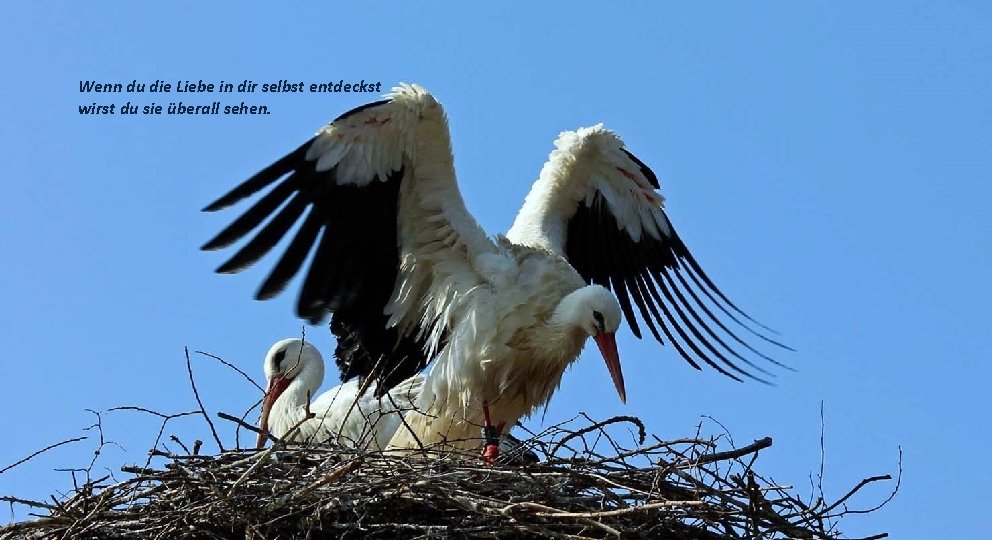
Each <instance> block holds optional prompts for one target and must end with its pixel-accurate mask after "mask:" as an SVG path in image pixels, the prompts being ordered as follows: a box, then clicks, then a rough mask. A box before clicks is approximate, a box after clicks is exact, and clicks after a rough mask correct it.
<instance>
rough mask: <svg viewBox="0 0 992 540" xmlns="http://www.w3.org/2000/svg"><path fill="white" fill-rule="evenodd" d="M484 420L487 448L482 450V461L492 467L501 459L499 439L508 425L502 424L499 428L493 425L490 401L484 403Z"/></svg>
mask: <svg viewBox="0 0 992 540" xmlns="http://www.w3.org/2000/svg"><path fill="white" fill-rule="evenodd" d="M482 418H483V420H484V421H485V425H483V426H482V434H483V436H484V437H485V446H484V447H483V448H482V461H484V462H485V463H486V465H492V464H493V463H495V462H496V458H498V457H499V438H500V435H501V434H502V433H503V427H505V425H506V424H505V422H500V424H499V425H498V426H494V425H493V423H492V421H491V420H490V419H489V402H488V401H483V402H482Z"/></svg>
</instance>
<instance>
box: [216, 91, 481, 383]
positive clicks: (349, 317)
mask: <svg viewBox="0 0 992 540" xmlns="http://www.w3.org/2000/svg"><path fill="white" fill-rule="evenodd" d="M385 98H386V99H384V100H382V101H377V102H374V103H369V104H367V105H362V106H360V107H358V108H356V109H353V110H351V111H348V112H346V113H344V114H342V115H341V116H339V117H338V118H336V119H335V120H334V121H332V122H331V123H329V124H328V125H326V126H325V127H324V128H322V129H321V130H320V131H319V132H318V133H317V135H316V136H315V137H313V138H311V139H310V140H308V141H307V142H305V143H304V144H303V145H302V146H300V147H298V148H297V149H296V150H294V151H292V152H290V153H289V154H288V155H286V156H285V157H283V158H282V159H279V160H278V161H276V162H275V163H273V164H272V165H270V166H269V167H266V168H265V169H263V170H262V171H260V172H258V173H257V174H255V175H254V176H252V177H251V178H249V179H248V180H247V181H245V182H243V183H242V184H241V185H239V186H237V187H235V188H234V189H233V190H231V191H230V192H229V193H227V194H226V195H224V196H223V197H221V198H220V199H218V200H217V201H215V202H214V203H212V204H210V205H209V206H207V207H206V208H205V210H207V211H216V210H220V209H222V208H225V207H227V206H230V205H232V204H235V203H237V202H239V201H241V200H243V199H246V198H249V197H253V196H256V195H258V199H257V201H255V202H254V204H253V205H252V206H251V207H249V208H248V209H247V210H245V211H244V213H243V214H241V216H240V217H238V218H237V219H235V220H234V222H233V223H231V224H230V225H229V226H228V227H226V228H225V229H224V230H222V231H221V232H220V233H219V234H217V235H216V236H215V237H214V238H213V239H211V240H210V241H208V242H207V243H206V244H205V245H204V246H203V249H206V250H215V249H221V248H224V247H226V246H229V245H230V244H232V243H234V242H236V241H238V240H239V239H240V238H242V237H244V236H246V235H248V234H249V233H252V232H254V236H253V237H252V238H251V239H250V240H248V241H247V242H246V243H245V244H244V245H243V246H242V247H241V248H240V249H239V250H238V251H237V252H236V253H235V254H234V255H233V256H232V257H231V258H230V259H229V260H228V261H227V262H226V263H224V264H222V265H221V266H220V267H219V268H218V269H217V271H218V272H221V273H234V272H239V271H241V270H243V269H244V268H247V267H248V266H251V265H252V264H254V263H256V262H257V261H259V260H260V259H261V258H262V257H263V256H264V255H265V254H266V253H268V252H269V251H271V250H272V249H273V248H275V246H276V245H277V244H278V243H279V242H280V240H281V239H283V238H284V237H286V236H291V237H292V239H291V240H290V241H289V242H288V245H287V247H286V248H285V250H284V251H283V253H282V255H281V256H280V257H279V259H278V261H277V262H276V263H275V265H274V267H273V269H272V270H271V272H270V273H269V275H268V277H267V278H266V279H265V281H264V282H263V283H262V286H261V288H260V289H259V291H258V293H257V294H256V298H258V299H259V300H265V299H269V298H272V297H274V296H275V295H277V294H279V292H280V291H282V290H283V289H284V288H285V287H286V285H287V283H288V282H289V281H290V280H291V279H292V278H293V276H294V275H296V274H297V273H298V272H300V271H301V269H302V267H303V265H304V263H305V262H306V259H307V258H308V256H310V254H311V253H312V254H313V255H312V256H311V257H310V263H309V267H308V269H307V270H306V272H305V277H304V278H303V280H302V287H301V289H300V293H299V300H298V302H297V306H296V312H297V315H299V316H300V317H301V318H303V319H305V320H307V321H309V322H311V323H317V322H320V321H322V320H324V319H325V318H326V317H327V316H328V315H331V316H332V320H331V331H332V333H333V334H334V335H335V336H336V337H337V338H338V347H337V350H336V356H337V362H338V367H339V368H340V370H341V375H342V379H345V380H347V379H349V378H351V377H352V376H356V375H357V376H360V377H368V376H372V377H373V378H375V379H376V380H378V381H379V382H380V383H381V384H379V385H378V386H377V394H376V395H377V396H378V395H381V394H382V393H383V392H385V391H386V390H388V389H389V388H390V387H392V386H393V385H394V384H396V383H398V382H399V381H401V380H403V379H406V378H407V377H409V376H411V375H413V374H414V373H416V372H418V371H420V370H421V369H423V367H424V366H425V365H426V364H427V363H428V362H429V361H430V359H431V354H432V352H431V351H433V350H436V349H437V348H438V347H439V346H440V345H443V342H444V340H445V339H446V337H445V336H446V321H445V320H443V317H442V315H443V314H444V313H445V312H446V311H445V310H446V309H447V307H448V305H449V302H450V298H452V297H453V296H454V295H456V294H457V293H459V292H461V291H464V290H468V289H471V288H472V287H474V286H476V285H477V284H478V283H479V281H480V280H481V279H482V278H481V277H480V274H479V272H477V271H476V268H475V266H474V262H475V257H476V256H479V257H482V258H483V259H484V258H485V255H487V254H489V253H492V252H495V251H496V246H495V245H494V244H493V243H492V241H491V240H490V239H489V238H488V237H487V236H486V234H485V232H484V231H482V229H481V228H480V227H479V226H478V224H477V223H476V222H475V219H474V218H473V217H472V215H471V214H469V213H468V211H467V210H466V209H465V206H464V202H463V200H462V198H461V194H460V193H459V191H458V185H457V183H456V180H455V171H454V162H453V158H452V155H451V140H450V137H449V134H448V124H447V120H446V118H445V115H444V110H443V109H442V107H441V104H440V103H438V102H437V101H436V100H435V99H434V97H433V96H431V95H430V94H429V93H427V91H426V90H425V89H424V88H422V87H420V86H417V85H400V86H399V87H397V88H394V89H393V91H392V92H391V93H390V94H387V95H386V96H385ZM273 184H274V185H273ZM270 185H273V187H271V189H269V190H268V191H267V192H265V193H264V194H261V193H260V192H262V191H263V190H264V189H266V188H268V187H269V186H270ZM301 221H302V223H300V224H299V226H298V227H297V228H296V230H295V232H292V233H291V229H292V228H293V227H294V225H296V224H297V223H299V222H301Z"/></svg>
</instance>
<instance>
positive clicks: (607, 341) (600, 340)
mask: <svg viewBox="0 0 992 540" xmlns="http://www.w3.org/2000/svg"><path fill="white" fill-rule="evenodd" d="M593 339H595V340H596V345H599V352H601V353H603V360H605V361H606V368H607V369H609V370H610V377H613V385H614V386H616V387H617V393H618V394H620V401H622V402H623V403H627V391H626V390H624V386H623V371H621V370H620V354H619V353H618V352H617V340H616V337H615V336H614V335H613V333H612V332H600V333H598V334H596V335H595V336H594V337H593Z"/></svg>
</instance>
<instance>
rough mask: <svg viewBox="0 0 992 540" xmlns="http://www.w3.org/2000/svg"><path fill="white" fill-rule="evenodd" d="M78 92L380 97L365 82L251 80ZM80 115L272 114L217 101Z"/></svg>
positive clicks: (89, 84)
mask: <svg viewBox="0 0 992 540" xmlns="http://www.w3.org/2000/svg"><path fill="white" fill-rule="evenodd" d="M79 92H80V93H84V94H91V93H92V94H183V95H184V96H185V95H186V94H188V95H189V97H195V96H198V95H202V94H214V93H221V94H235V93H238V94H253V93H256V92H263V93H266V94H269V95H272V94H303V93H312V94H325V93H342V92H344V93H372V92H376V93H381V92H382V83H381V82H375V83H371V82H367V81H365V80H364V79H361V80H359V81H357V82H345V80H344V79H339V80H337V81H327V82H309V83H308V82H304V81H298V82H293V81H290V80H288V79H282V80H279V81H275V82H264V83H257V82H255V81H252V80H248V79H245V80H242V81H241V82H240V83H233V82H227V81H223V80H222V81H220V82H219V83H216V84H214V83H207V82H204V81H203V79H200V80H198V81H196V82H193V81H189V80H179V81H176V82H175V83H171V82H165V81H163V80H161V79H156V80H154V81H152V82H139V81H137V80H132V81H131V82H129V83H121V82H104V81H95V80H88V81H79ZM79 114H88V115H111V114H112V115H216V114H227V115H262V114H271V109H270V107H269V105H267V104H258V103H247V102H245V101H241V102H240V103H237V102H235V101H232V102H230V103H222V102H220V101H211V102H209V103H207V102H204V101H197V102H187V101H184V100H178V101H164V102H158V101H147V102H144V103H133V102H132V101H131V100H128V101H126V102H106V101H104V102H99V101H94V102H92V103H90V104H85V105H79Z"/></svg>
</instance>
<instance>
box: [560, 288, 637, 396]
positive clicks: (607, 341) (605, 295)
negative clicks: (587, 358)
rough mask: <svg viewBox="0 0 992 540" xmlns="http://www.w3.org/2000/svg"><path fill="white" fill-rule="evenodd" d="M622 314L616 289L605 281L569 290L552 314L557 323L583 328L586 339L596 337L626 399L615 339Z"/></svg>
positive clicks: (579, 329)
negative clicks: (605, 283)
mask: <svg viewBox="0 0 992 540" xmlns="http://www.w3.org/2000/svg"><path fill="white" fill-rule="evenodd" d="M620 318H621V315H620V304H619V303H618V302H617V299H616V297H615V296H613V293H611V292H610V291H609V290H608V289H607V288H606V287H603V286H602V285H587V286H585V287H582V288H581V289H579V290H577V291H574V292H572V293H570V294H568V295H567V296H565V298H562V300H561V302H560V303H559V304H558V308H557V309H555V312H554V315H553V317H552V319H553V321H554V322H555V323H557V324H559V325H562V326H565V327H571V328H572V329H573V330H574V331H576V332H581V333H582V334H583V335H582V338H583V339H585V337H587V336H588V337H592V338H593V339H594V340H595V341H596V345H598V346H599V352H600V353H602V354H603V360H605V361H606V368H607V369H608V370H609V371H610V376H611V377H612V378H613V384H614V386H616V388H617V393H618V394H620V401H623V402H626V401H627V392H626V390H625V389H624V384H623V372H622V371H621V370H620V354H619V353H618V352H617V342H616V332H617V329H618V328H620Z"/></svg>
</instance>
